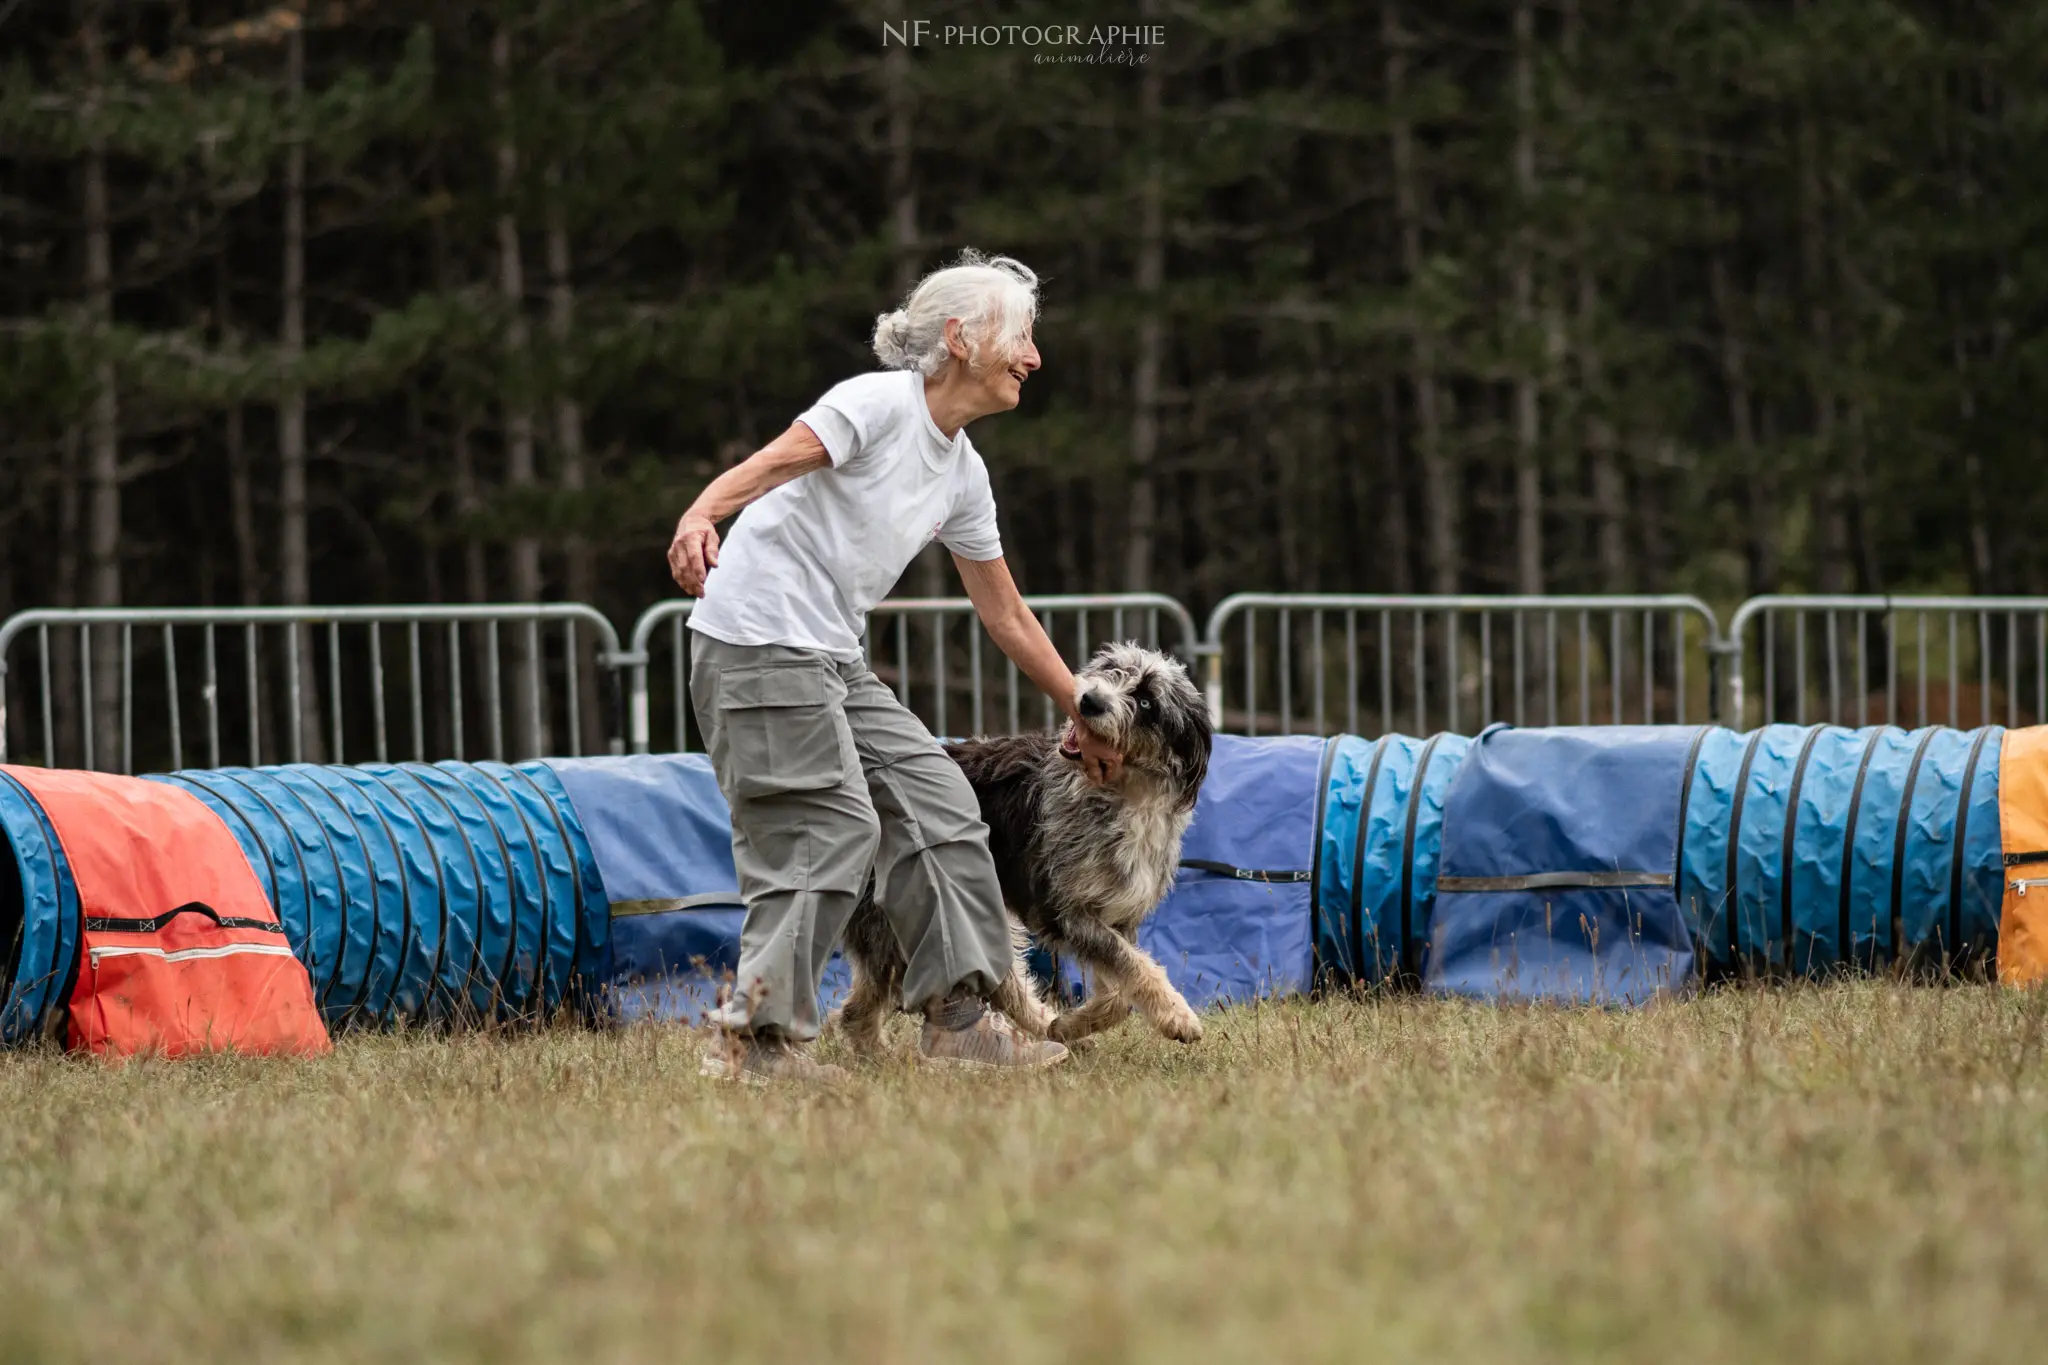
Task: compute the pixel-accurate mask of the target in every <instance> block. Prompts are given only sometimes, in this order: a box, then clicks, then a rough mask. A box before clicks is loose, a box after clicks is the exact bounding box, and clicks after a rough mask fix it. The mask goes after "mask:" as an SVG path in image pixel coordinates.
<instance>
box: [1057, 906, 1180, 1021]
mask: <svg viewBox="0 0 2048 1365" xmlns="http://www.w3.org/2000/svg"><path fill="white" fill-rule="evenodd" d="M1059 936H1060V940H1061V943H1060V947H1061V948H1062V949H1063V950H1065V951H1066V952H1067V953H1069V954H1071V955H1072V956H1073V958H1074V960H1075V961H1077V962H1079V963H1080V964H1081V966H1083V967H1084V968H1086V969H1088V970H1089V971H1091V972H1093V973H1094V974H1095V979H1096V980H1097V982H1098V983H1100V984H1099V986H1098V989H1100V990H1101V991H1102V992H1103V994H1105V995H1116V996H1121V997H1122V998H1123V999H1124V1000H1127V1001H1129V1002H1130V1005H1131V1008H1133V1009H1135V1010H1137V1011H1138V1013H1140V1014H1142V1015H1144V1016H1145V1017H1146V1018H1147V1019H1150V1020H1151V1021H1152V1026H1153V1027H1154V1028H1156V1029H1158V1030H1159V1031H1160V1032H1161V1033H1163V1034H1165V1035H1166V1036H1167V1037H1169V1038H1171V1039H1173V1040H1174V1041H1175V1042H1178V1043H1196V1042H1200V1041H1201V1038H1202V1021H1201V1020H1200V1019H1197V1018H1196V1017H1195V1012H1194V1010H1192V1009H1190V1008H1189V1007H1188V1002H1187V1001H1186V1000H1184V999H1182V998H1181V993H1180V992H1179V991H1177V990H1175V989H1174V988H1173V983H1172V982H1171V981H1169V980H1167V979H1166V969H1165V968H1164V967H1161V966H1160V965H1159V964H1158V963H1157V962H1154V961H1153V960H1152V957H1151V955H1150V954H1149V953H1147V952H1146V951H1145V950H1144V949H1142V948H1140V947H1139V946H1138V945H1137V944H1135V943H1133V942H1131V941H1130V940H1128V939H1126V938H1124V937H1123V936H1122V935H1121V934H1119V933H1117V932H1116V930H1114V929H1112V928H1110V927H1109V926H1108V925H1106V924H1104V923H1103V922H1102V921H1101V920H1099V919H1096V918H1094V917H1093V916H1089V915H1061V916H1060V917H1059ZM1091 1003H1092V1002H1091ZM1083 1008H1084V1009H1085V1008H1086V1006H1084V1007H1083ZM1054 1036H1056V1037H1057V1036H1058V1035H1057V1034H1055V1035H1054Z"/></svg>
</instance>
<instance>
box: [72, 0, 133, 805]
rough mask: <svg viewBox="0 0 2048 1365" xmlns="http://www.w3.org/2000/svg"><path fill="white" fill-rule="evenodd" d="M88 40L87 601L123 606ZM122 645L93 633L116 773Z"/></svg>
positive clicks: (109, 311)
mask: <svg viewBox="0 0 2048 1365" xmlns="http://www.w3.org/2000/svg"><path fill="white" fill-rule="evenodd" d="M82 38H83V42H84V44H85V60H86V69H87V72H88V75H89V78H90V80H91V86H90V89H89V91H88V93H87V95H86V110H85V116H86V119H87V121H88V125H89V126H90V127H91V128H92V131H91V132H90V133H89V134H88V138H87V144H86V159H85V299H86V311H87V313H88V315H89V316H90V317H91V318H92V321H93V326H94V327H95V329H97V331H98V332H99V343H100V348H101V349H102V356H101V358H100V359H99V360H97V361H95V362H94V365H93V399H92V412H91V415H90V417H89V419H88V425H87V433H86V441H87V469H88V473H87V482H88V484H89V485H90V487H91V490H92V491H91V500H90V511H89V513H88V517H89V521H88V525H87V529H86V576H87V588H86V602H87V604H88V605H90V606H95V607H117V606H120V605H121V409H120V398H119V394H118V392H117V391H116V388H115V377H114V362H113V361H112V360H111V359H109V358H106V356H105V354H104V347H105V346H106V345H107V342H108V338H107V332H108V331H109V329H111V327H112V326H113V321H114V258H113V242H112V229H111V226H110V224H109V222H108V216H107V151H106V141H105V139H104V137H103V136H102V135H101V134H100V133H99V131H98V122H99V111H100V100H101V98H102V95H101V85H100V83H101V81H102V79H103V78H104V71H105V62H106V55H105V52H104V50H103V49H102V47H101V46H100V34H99V27H98V24H97V21H96V17H95V18H89V19H88V20H87V21H86V24H85V29H84V33H83V35H82ZM120 641H121V632H120V631H119V630H118V629H115V628H113V627H105V628H102V629H98V630H95V631H94V632H93V640H92V646H93V648H92V714H91V715H90V716H88V717H87V718H86V725H87V726H88V727H89V730H90V733H91V735H92V739H93V744H92V756H93V764H94V766H96V767H100V768H105V769H109V770H111V769H115V768H119V767H122V766H125V764H126V763H127V760H128V758H129V755H127V754H125V753H122V752H121V750H120V740H121V660H120V655H119V651H120Z"/></svg>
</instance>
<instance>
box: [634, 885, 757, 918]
mask: <svg viewBox="0 0 2048 1365" xmlns="http://www.w3.org/2000/svg"><path fill="white" fill-rule="evenodd" d="M746 905H747V903H746V901H745V900H743V899H742V898H741V896H740V893H739V892H737V891H705V892H701V893H699V894H698V895H695V896H662V897H658V898H655V899H652V900H637V901H613V902H612V903H611V912H612V918H613V919H624V918H626V917H627V916H629V915H666V914H668V913H669V912H670V911H673V910H744V909H745V908H746Z"/></svg>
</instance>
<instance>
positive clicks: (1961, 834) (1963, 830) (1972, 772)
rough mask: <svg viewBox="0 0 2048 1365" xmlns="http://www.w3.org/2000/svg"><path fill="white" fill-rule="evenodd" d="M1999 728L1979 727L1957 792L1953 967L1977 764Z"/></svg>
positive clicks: (1959, 944) (1951, 887)
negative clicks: (1971, 794) (1964, 849)
mask: <svg viewBox="0 0 2048 1365" xmlns="http://www.w3.org/2000/svg"><path fill="white" fill-rule="evenodd" d="M1997 728H1998V727H1996V726H1991V725H1983V726H1979V727H1978V729H1977V738H1976V740H1975V741H1974V742H1973V743H1972V744H1971V745H1970V757H1969V759H1968V760H1967V761H1965V762H1964V764H1963V781H1962V785H1961V786H1960V787H1959V788H1957V790H1956V837H1955V846H1954V848H1953V849H1952V850H1951V852H1950V855H1949V873H1948V943H1947V944H1946V945H1944V946H1945V947H1946V948H1947V950H1948V951H1947V953H1946V954H1945V958H1946V960H1947V961H1948V962H1950V963H1954V962H1956V961H1957V960H1958V959H1959V956H1960V954H1961V953H1962V951H1963V848H1964V845H1965V844H1967V843H1968V842H1969V834H1970V793H1971V790H1972V788H1974V787H1975V786H1976V783H1977V763H1978V761H1979V760H1980V759H1982V758H1983V757H1984V745H1985V744H1986V743H1987V742H1988V741H1989V740H1990V738H1991V732H1992V731H1993V730H1994V729H1997Z"/></svg>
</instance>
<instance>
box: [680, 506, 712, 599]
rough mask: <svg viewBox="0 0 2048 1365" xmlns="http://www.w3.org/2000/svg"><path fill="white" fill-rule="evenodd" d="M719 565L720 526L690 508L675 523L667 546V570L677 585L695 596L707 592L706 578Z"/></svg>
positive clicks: (700, 595)
mask: <svg viewBox="0 0 2048 1365" xmlns="http://www.w3.org/2000/svg"><path fill="white" fill-rule="evenodd" d="M717 567H718V528H717V527H716V526H714V525H712V524H711V521H710V519H709V518H707V517H704V516H702V515H701V514H699V513H697V512H695V511H690V512H685V513H684V514H683V519H682V521H680V522H678V523H677V524H676V538H675V539H674V540H672V541H670V542H669V546H668V571H669V573H670V575H672V576H673V577H674V578H675V580H676V586H677V587H679V588H681V589H682V590H683V591H684V592H686V593H688V594H690V596H692V597H702V596H703V595H704V579H705V576H706V575H708V574H709V573H710V572H711V571H712V570H713V569H715V568H717Z"/></svg>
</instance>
